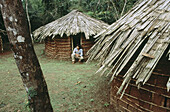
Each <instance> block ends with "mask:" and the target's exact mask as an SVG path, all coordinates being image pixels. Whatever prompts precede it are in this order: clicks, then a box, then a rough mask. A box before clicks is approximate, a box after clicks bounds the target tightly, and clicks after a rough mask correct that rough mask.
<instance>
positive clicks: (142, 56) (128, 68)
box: [88, 0, 170, 112]
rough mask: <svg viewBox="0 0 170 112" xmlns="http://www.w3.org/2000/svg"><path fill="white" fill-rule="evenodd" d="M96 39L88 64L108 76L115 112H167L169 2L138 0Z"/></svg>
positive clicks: (169, 106)
mask: <svg viewBox="0 0 170 112" xmlns="http://www.w3.org/2000/svg"><path fill="white" fill-rule="evenodd" d="M96 37H100V39H99V40H98V41H97V42H96V43H95V44H94V46H93V47H92V48H91V49H90V50H89V52H88V53H89V58H88V61H90V60H92V59H96V60H100V62H101V67H100V69H99V70H98V71H97V72H101V74H105V73H106V72H107V75H111V80H110V81H111V92H110V93H111V95H110V101H111V104H113V105H114V106H115V108H116V110H117V111H122V112H129V111H130V112H131V111H133V112H151V111H153V112H170V92H169V91H170V58H169V59H168V57H169V55H170V1H169V0H140V1H139V2H138V3H136V5H135V6H134V7H133V8H132V9H131V10H130V11H129V12H128V13H126V14H125V15H124V16H123V17H121V18H120V19H119V20H118V21H116V22H115V23H113V24H112V25H110V26H109V27H108V28H107V29H106V30H105V31H102V32H101V33H99V34H98V35H96ZM168 60H169V61H168Z"/></svg>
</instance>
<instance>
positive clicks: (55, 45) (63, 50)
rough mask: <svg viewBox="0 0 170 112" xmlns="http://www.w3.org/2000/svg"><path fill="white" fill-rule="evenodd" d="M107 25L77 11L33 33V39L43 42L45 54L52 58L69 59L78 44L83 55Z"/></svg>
mask: <svg viewBox="0 0 170 112" xmlns="http://www.w3.org/2000/svg"><path fill="white" fill-rule="evenodd" d="M107 26H108V24H106V23H104V22H102V21H100V20H96V19H94V18H92V17H90V16H87V15H85V14H83V13H81V12H79V11H78V10H73V11H72V12H70V13H69V14H67V15H65V16H63V17H62V18H59V19H57V20H55V21H53V22H51V23H49V24H47V25H45V26H42V27H40V28H38V29H37V30H35V31H34V32H33V34H34V37H35V39H38V40H40V41H42V40H45V54H46V55H47V56H49V57H52V58H59V59H69V58H70V57H71V53H72V50H73V49H74V47H75V46H76V45H77V44H79V45H81V46H82V47H83V51H84V54H86V52H87V51H88V50H89V49H90V48H91V46H92V45H93V44H94V38H93V36H94V35H96V34H97V33H99V32H100V31H102V30H103V29H105V28H106V27H107Z"/></svg>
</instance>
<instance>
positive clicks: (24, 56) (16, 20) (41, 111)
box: [0, 0, 53, 112]
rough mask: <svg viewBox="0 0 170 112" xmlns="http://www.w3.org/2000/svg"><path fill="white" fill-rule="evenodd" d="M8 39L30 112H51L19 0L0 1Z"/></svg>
mask: <svg viewBox="0 0 170 112" xmlns="http://www.w3.org/2000/svg"><path fill="white" fill-rule="evenodd" d="M0 8H1V12H2V16H3V20H4V24H5V27H6V30H7V34H8V38H9V41H10V43H11V46H12V50H13V52H14V58H15V60H16V64H17V66H18V69H19V72H20V74H21V78H22V81H23V85H24V87H25V89H26V92H27V94H28V101H29V107H30V110H31V111H32V112H53V109H52V106H51V103H50V98H49V94H48V89H47V85H46V82H45V79H44V76H43V73H42V70H41V67H40V64H39V62H38V59H37V56H36V54H35V51H34V48H33V45H32V41H31V37H30V34H29V29H28V23H27V21H26V15H25V12H24V10H23V6H22V2H21V0H0Z"/></svg>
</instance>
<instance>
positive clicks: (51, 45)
mask: <svg viewBox="0 0 170 112" xmlns="http://www.w3.org/2000/svg"><path fill="white" fill-rule="evenodd" d="M45 55H46V56H47V57H50V58H55V56H56V43H55V41H54V40H53V39H51V38H50V37H48V38H47V39H46V40H45Z"/></svg>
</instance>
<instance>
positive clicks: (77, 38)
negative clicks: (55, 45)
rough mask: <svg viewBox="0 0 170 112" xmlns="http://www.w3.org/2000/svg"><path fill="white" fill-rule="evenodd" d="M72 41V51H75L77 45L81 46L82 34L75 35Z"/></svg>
mask: <svg viewBox="0 0 170 112" xmlns="http://www.w3.org/2000/svg"><path fill="white" fill-rule="evenodd" d="M71 40H72V50H73V49H74V48H75V47H76V46H77V45H81V34H78V35H74V36H73V37H72V39H71Z"/></svg>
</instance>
